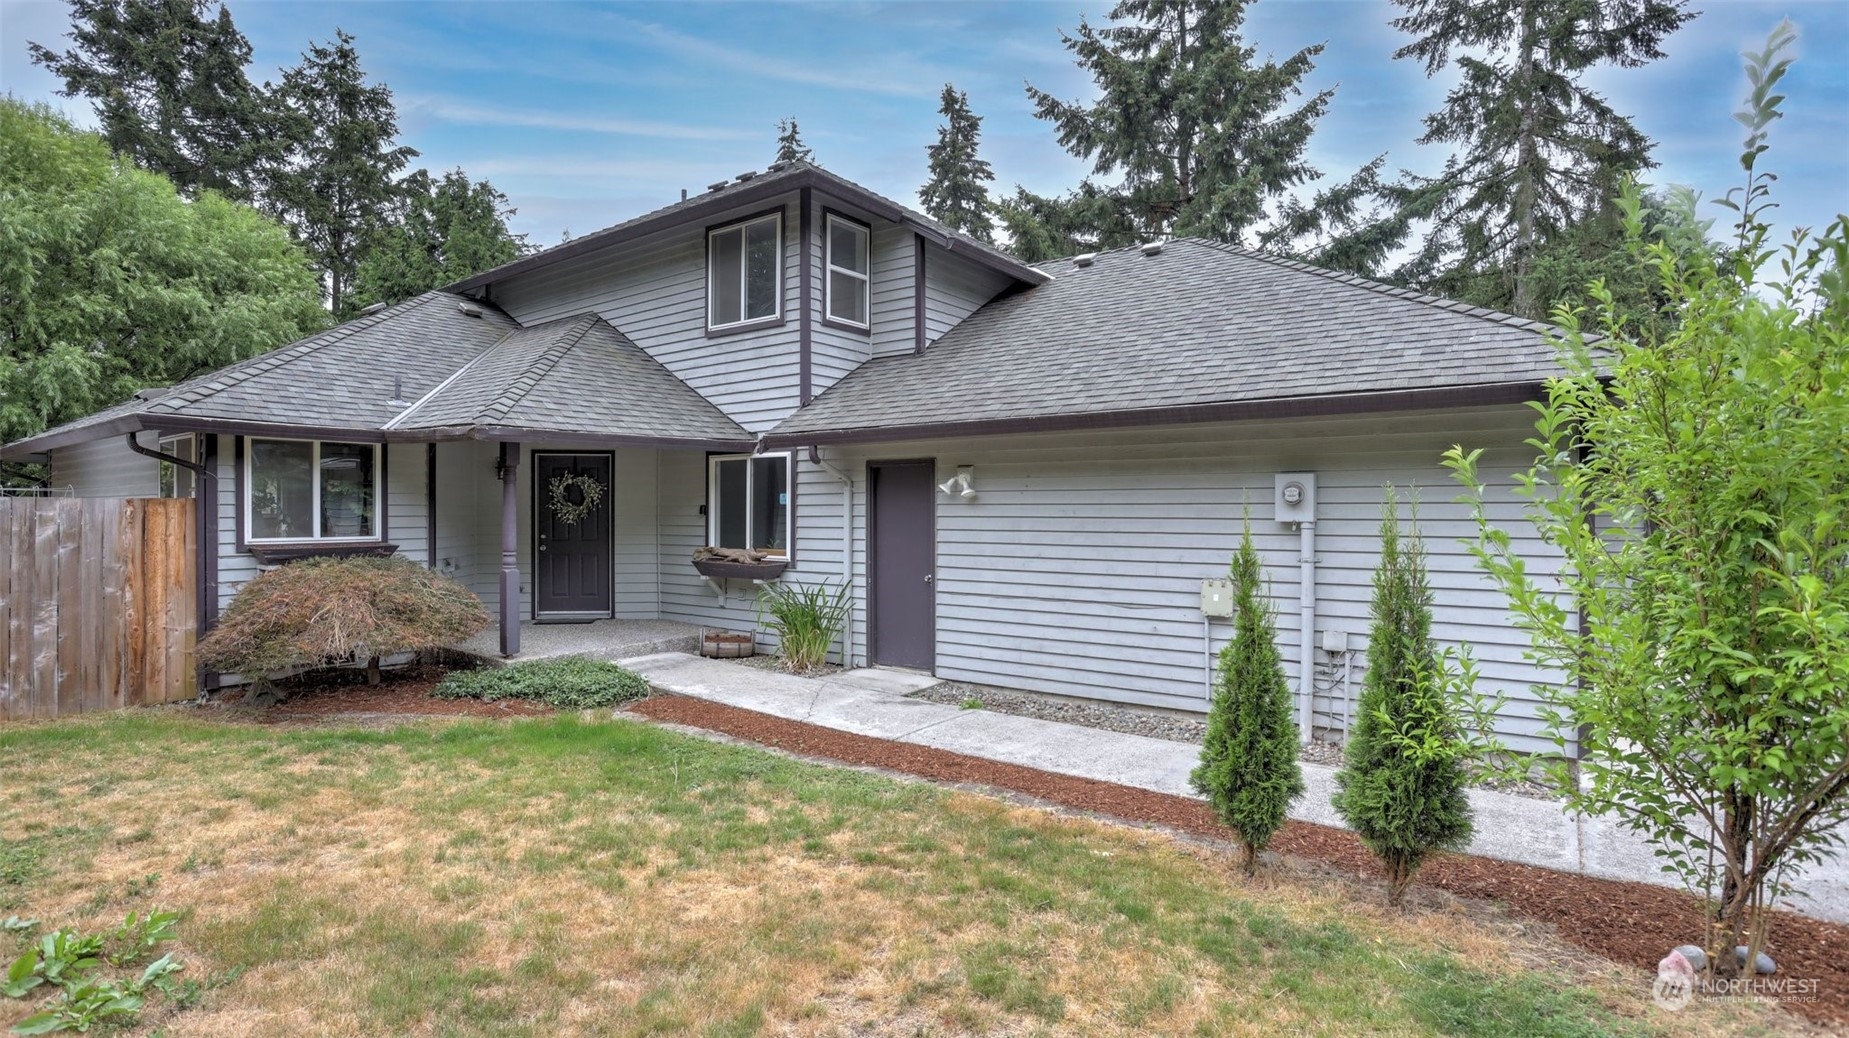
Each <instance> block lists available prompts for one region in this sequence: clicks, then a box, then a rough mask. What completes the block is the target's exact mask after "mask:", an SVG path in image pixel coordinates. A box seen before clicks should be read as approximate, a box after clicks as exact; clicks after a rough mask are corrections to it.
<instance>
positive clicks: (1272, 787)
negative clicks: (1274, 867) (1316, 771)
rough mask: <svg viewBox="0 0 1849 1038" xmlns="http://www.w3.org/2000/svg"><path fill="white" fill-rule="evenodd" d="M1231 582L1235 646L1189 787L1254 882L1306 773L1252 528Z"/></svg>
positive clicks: (1228, 651)
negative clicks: (1227, 835)
mask: <svg viewBox="0 0 1849 1038" xmlns="http://www.w3.org/2000/svg"><path fill="white" fill-rule="evenodd" d="M1232 578H1233V604H1234V609H1235V613H1234V630H1233V640H1232V641H1231V642H1228V643H1227V645H1226V647H1225V648H1223V649H1221V650H1220V680H1219V687H1218V689H1217V690H1216V693H1215V695H1214V697H1213V705H1212V707H1211V708H1210V709H1209V710H1208V713H1207V739H1206V742H1205V743H1204V744H1203V745H1202V746H1201V763H1200V765H1199V766H1198V767H1196V768H1195V769H1194V773H1193V774H1192V775H1191V776H1189V779H1188V781H1189V783H1190V784H1191V785H1192V786H1193V787H1194V791H1195V792H1197V793H1200V794H1202V795H1204V796H1206V797H1207V802H1208V803H1209V804H1211V805H1212V806H1213V812H1214V814H1216V815H1218V816H1219V818H1220V821H1222V822H1224V823H1226V825H1227V827H1228V828H1230V829H1232V830H1233V832H1234V834H1235V835H1237V836H1238V838H1239V846H1240V848H1241V849H1242V851H1243V854H1242V857H1241V864H1242V865H1243V866H1244V868H1245V871H1246V874H1247V875H1250V874H1251V873H1253V872H1254V871H1256V870H1257V868H1258V852H1260V851H1262V850H1264V849H1265V847H1266V845H1268V844H1269V843H1270V842H1271V837H1272V836H1273V835H1275V834H1276V833H1277V831H1278V830H1279V829H1282V828H1283V827H1284V819H1285V812H1286V811H1287V810H1288V809H1289V807H1290V802H1291V801H1293V800H1295V799H1297V798H1298V797H1300V796H1302V795H1303V788H1304V787H1303V768H1302V766H1301V765H1300V764H1299V763H1298V761H1297V725H1296V723H1295V722H1294V721H1292V720H1291V694H1290V685H1289V684H1288V683H1286V681H1285V679H1284V662H1283V660H1282V659H1280V658H1279V656H1278V627H1277V616H1276V611H1275V610H1274V609H1273V607H1272V605H1271V601H1270V599H1268V598H1267V597H1265V594H1264V569H1263V567H1262V566H1261V565H1260V563H1259V559H1258V549H1256V548H1254V547H1253V546H1252V527H1251V524H1250V523H1248V524H1247V525H1246V527H1245V534H1244V536H1243V537H1241V538H1240V541H1239V550H1238V552H1236V553H1235V554H1234V555H1233V563H1232Z"/></svg>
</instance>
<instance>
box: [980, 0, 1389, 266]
mask: <svg viewBox="0 0 1849 1038" xmlns="http://www.w3.org/2000/svg"><path fill="white" fill-rule="evenodd" d="M1248 6H1249V3H1248V0H1122V2H1120V3H1119V4H1118V5H1117V6H1116V7H1114V8H1112V9H1111V12H1110V19H1111V22H1112V24H1110V25H1108V26H1105V27H1103V28H1094V27H1093V26H1092V25H1090V24H1089V23H1087V22H1084V21H1081V22H1080V23H1079V29H1078V34H1077V35H1076V36H1064V37H1063V39H1064V40H1065V44H1066V49H1067V50H1069V51H1071V52H1072V53H1073V55H1074V56H1075V57H1076V59H1077V61H1078V64H1079V66H1080V67H1081V68H1083V69H1084V70H1085V71H1086V72H1088V73H1090V74H1091V77H1092V80H1093V82H1094V83H1095V84H1096V87H1097V93H1098V100H1097V101H1096V102H1094V103H1091V104H1085V103H1082V102H1073V101H1062V100H1060V99H1059V98H1057V97H1055V96H1053V95H1052V94H1049V93H1047V92H1046V91H1043V90H1039V89H1036V88H1035V87H1033V86H1031V85H1030V86H1028V88H1027V93H1028V96H1029V97H1030V98H1031V99H1032V100H1033V102H1034V107H1035V114H1036V115H1037V116H1038V117H1040V118H1041V119H1045V120H1047V121H1048V122H1050V123H1052V124H1053V125H1054V126H1055V127H1056V128H1057V130H1058V134H1059V143H1060V144H1061V145H1063V146H1064V147H1065V148H1066V150H1068V151H1070V152H1071V153H1072V154H1074V155H1076V156H1079V157H1081V158H1085V159H1089V160H1091V162H1092V175H1093V177H1112V178H1116V182H1115V183H1111V184H1104V183H1099V182H1097V181H1095V180H1088V181H1087V182H1086V184H1085V185H1084V186H1083V187H1081V188H1080V190H1079V191H1078V192H1075V193H1074V194H1073V195H1072V196H1070V197H1068V198H1065V199H1047V198H1043V197H1039V196H1033V195H1030V194H1027V193H1025V192H1022V193H1020V194H1018V195H1017V197H1016V199H1015V204H1014V205H1013V206H1011V207H1010V208H1011V211H1010V212H1009V213H1008V214H1006V216H1005V222H1007V223H1009V224H1010V226H1014V225H1016V224H1019V223H1022V222H1024V221H1026V220H1027V219H1029V218H1030V217H1031V216H1032V214H1033V213H1035V212H1036V211H1038V212H1043V213H1050V214H1051V216H1052V222H1053V224H1054V227H1053V228H1052V237H1054V238H1055V239H1057V238H1058V237H1061V236H1062V235H1068V234H1069V232H1070V231H1071V230H1074V229H1077V230H1078V231H1079V233H1080V235H1081V236H1083V237H1084V238H1085V239H1087V240H1086V241H1085V244H1086V245H1088V246H1092V247H1098V248H1114V247H1117V246H1121V245H1128V244H1134V243H1135V242H1137V241H1139V240H1148V239H1150V238H1157V237H1163V236H1166V235H1170V234H1175V235H1201V236H1204V237H1208V238H1214V239H1217V240H1220V241H1226V242H1233V243H1235V244H1254V243H1255V244H1258V245H1260V246H1264V247H1289V245H1290V243H1291V240H1292V239H1295V238H1299V237H1302V236H1304V235H1306V234H1309V233H1313V232H1315V231H1317V230H1319V229H1321V224H1322V219H1321V213H1322V212H1323V210H1324V208H1325V207H1319V206H1315V205H1308V206H1299V207H1298V208H1297V209H1296V210H1295V211H1294V212H1293V213H1292V214H1291V215H1293V216H1294V217H1295V219H1294V220H1288V221H1280V220H1279V219H1278V217H1279V216H1280V215H1282V207H1283V206H1284V204H1285V200H1286V199H1288V198H1291V197H1292V196H1293V195H1294V193H1295V192H1297V191H1298V190H1299V189H1302V188H1304V187H1305V186H1306V185H1309V184H1312V183H1314V182H1316V181H1317V180H1319V179H1320V178H1321V176H1322V174H1321V173H1320V172H1319V171H1318V170H1317V169H1316V168H1315V167H1313V166H1311V165H1310V163H1309V160H1308V158H1307V157H1306V154H1305V152H1306V149H1307V147H1308V145H1309V141H1310V137H1311V135H1312V134H1313V133H1314V132H1315V129H1316V122H1317V120H1318V119H1320V118H1321V117H1322V115H1323V113H1324V112H1325V111H1327V110H1328V107H1329V101H1330V98H1331V97H1333V96H1334V93H1335V92H1334V91H1333V90H1322V91H1318V92H1316V93H1315V94H1312V95H1310V96H1309V97H1308V98H1307V99H1301V98H1302V95H1303V80H1304V78H1305V77H1306V76H1308V75H1309V74H1310V72H1311V71H1312V70H1313V69H1314V68H1315V59H1316V57H1317V56H1318V55H1319V54H1321V53H1322V50H1323V48H1322V45H1321V44H1317V45H1314V46H1310V47H1305V48H1303V49H1302V50H1299V51H1297V52H1296V53H1294V54H1292V55H1290V56H1289V57H1287V58H1285V59H1284V60H1283V61H1282V62H1279V61H1275V60H1271V59H1266V60H1265V61H1263V62H1262V63H1260V62H1258V61H1257V53H1258V51H1257V48H1256V47H1253V46H1251V45H1249V44H1247V43H1246V42H1245V39H1244V37H1243V36H1242V35H1241V28H1242V25H1243V23H1244V21H1245V11H1246V8H1247V7H1248ZM1300 99H1301V100H1300ZM1377 169H1378V165H1377V164H1370V166H1369V167H1366V168H1364V169H1363V170H1362V171H1360V172H1358V173H1357V174H1355V176H1354V177H1353V178H1351V179H1350V181H1349V182H1348V183H1358V184H1360V185H1361V186H1363V187H1365V186H1366V184H1367V183H1368V181H1369V180H1370V178H1371V176H1372V173H1371V172H1370V171H1371V170H1377ZM1343 186H1344V185H1342V184H1337V185H1335V186H1334V187H1333V188H1330V189H1329V190H1339V189H1341V188H1342V187H1343ZM1254 234H1255V235H1256V236H1255V237H1254ZM1026 236H1027V237H1028V238H1030V239H1032V238H1035V237H1036V236H1037V235H1036V234H1035V232H1034V231H1033V230H1032V229H1031V228H1027V229H1026Z"/></svg>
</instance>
